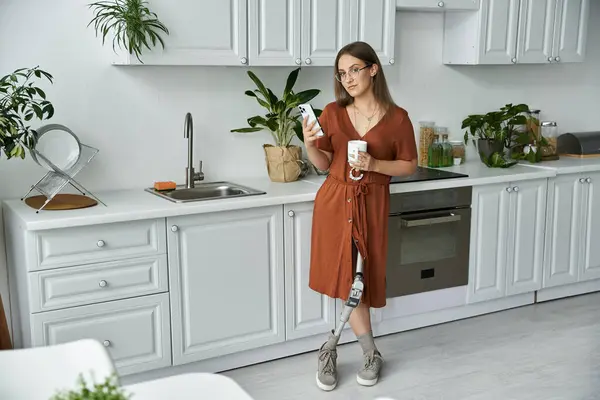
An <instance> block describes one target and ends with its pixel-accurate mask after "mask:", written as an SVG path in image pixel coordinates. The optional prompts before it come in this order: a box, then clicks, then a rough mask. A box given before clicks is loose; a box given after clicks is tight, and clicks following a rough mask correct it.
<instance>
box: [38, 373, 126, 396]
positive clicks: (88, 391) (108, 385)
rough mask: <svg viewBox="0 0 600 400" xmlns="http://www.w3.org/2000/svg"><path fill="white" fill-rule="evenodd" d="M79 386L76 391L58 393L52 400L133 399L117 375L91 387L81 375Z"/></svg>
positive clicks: (78, 380) (78, 381)
mask: <svg viewBox="0 0 600 400" xmlns="http://www.w3.org/2000/svg"><path fill="white" fill-rule="evenodd" d="M77 385H78V387H77V388H76V389H72V390H61V391H58V392H57V393H56V394H55V395H54V396H52V397H51V398H50V400H129V399H131V397H132V396H131V395H130V394H128V393H126V391H125V390H124V389H123V388H121V387H120V386H119V383H118V379H117V376H116V374H112V375H110V376H109V377H107V378H106V379H105V380H104V381H103V382H101V383H96V382H94V383H93V384H91V385H88V383H87V382H86V381H85V378H83V376H82V375H81V374H80V375H79V378H78V379H77Z"/></svg>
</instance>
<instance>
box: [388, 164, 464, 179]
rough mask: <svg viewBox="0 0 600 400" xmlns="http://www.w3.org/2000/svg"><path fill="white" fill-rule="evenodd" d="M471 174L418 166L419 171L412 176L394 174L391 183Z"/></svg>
mask: <svg viewBox="0 0 600 400" xmlns="http://www.w3.org/2000/svg"><path fill="white" fill-rule="evenodd" d="M468 176H469V175H465V174H459V173H457V172H450V171H444V170H441V169H435V168H425V167H417V171H416V172H415V173H414V174H412V175H410V176H393V177H392V179H391V181H390V183H404V182H422V181H433V180H438V179H451V178H467V177H468Z"/></svg>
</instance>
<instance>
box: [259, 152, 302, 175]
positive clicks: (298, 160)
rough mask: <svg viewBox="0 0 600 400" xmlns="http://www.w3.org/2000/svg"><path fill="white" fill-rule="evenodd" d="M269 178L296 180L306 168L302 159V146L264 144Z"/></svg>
mask: <svg viewBox="0 0 600 400" xmlns="http://www.w3.org/2000/svg"><path fill="white" fill-rule="evenodd" d="M263 149H264V151H265V160H266V163H267V171H268V173H269V178H270V179H271V181H273V182H294V181H297V180H298V178H300V176H301V175H302V173H303V171H304V170H305V169H306V163H305V162H304V161H303V160H302V148H301V147H298V146H289V147H279V146H272V145H270V144H265V145H263Z"/></svg>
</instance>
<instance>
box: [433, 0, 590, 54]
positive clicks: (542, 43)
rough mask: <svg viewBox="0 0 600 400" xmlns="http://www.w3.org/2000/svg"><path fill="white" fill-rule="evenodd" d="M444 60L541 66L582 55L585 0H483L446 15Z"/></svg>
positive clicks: (585, 18)
mask: <svg viewBox="0 0 600 400" xmlns="http://www.w3.org/2000/svg"><path fill="white" fill-rule="evenodd" d="M444 18H445V21H444V44H443V62H444V64H459V65H461V64H471V65H474V64H517V63H527V64H543V63H550V62H582V61H584V58H585V47H586V38H587V25H588V19H589V0H483V1H482V2H481V8H480V9H479V11H477V12H456V13H446V14H445V16H444Z"/></svg>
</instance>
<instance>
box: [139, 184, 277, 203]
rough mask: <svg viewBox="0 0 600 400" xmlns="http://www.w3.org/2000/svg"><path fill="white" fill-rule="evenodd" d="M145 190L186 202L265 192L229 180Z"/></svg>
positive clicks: (179, 201)
mask: <svg viewBox="0 0 600 400" xmlns="http://www.w3.org/2000/svg"><path fill="white" fill-rule="evenodd" d="M144 190H145V191H146V192H149V193H152V194H155V195H157V196H159V197H162V198H164V199H167V200H170V201H172V202H175V203H187V202H191V201H203V200H216V199H230V198H234V197H246V196H256V195H260V194H266V192H263V191H261V190H256V189H253V188H249V187H247V186H242V185H238V184H235V183H231V182H226V181H222V182H206V183H204V182H199V183H196V186H195V187H193V188H186V187H185V185H179V186H177V188H175V189H173V190H170V191H162V192H161V191H157V190H155V189H154V188H146V189H144Z"/></svg>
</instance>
